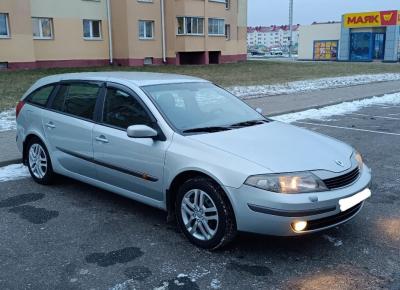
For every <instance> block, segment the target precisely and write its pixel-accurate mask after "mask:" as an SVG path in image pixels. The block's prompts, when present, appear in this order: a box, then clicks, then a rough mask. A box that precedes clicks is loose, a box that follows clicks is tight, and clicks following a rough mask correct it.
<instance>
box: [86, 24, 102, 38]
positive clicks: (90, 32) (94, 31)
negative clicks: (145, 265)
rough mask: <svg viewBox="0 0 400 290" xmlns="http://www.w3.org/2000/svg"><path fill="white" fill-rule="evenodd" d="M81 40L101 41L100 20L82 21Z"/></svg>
mask: <svg viewBox="0 0 400 290" xmlns="http://www.w3.org/2000/svg"><path fill="white" fill-rule="evenodd" d="M83 38H85V39H101V20H86V19H84V20H83Z"/></svg>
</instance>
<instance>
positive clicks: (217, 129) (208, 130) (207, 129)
mask: <svg viewBox="0 0 400 290" xmlns="http://www.w3.org/2000/svg"><path fill="white" fill-rule="evenodd" d="M229 130H231V129H230V128H229V127H203V128H193V129H187V130H184V131H183V133H203V132H205V133H215V132H221V131H229Z"/></svg>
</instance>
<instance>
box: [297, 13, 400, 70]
mask: <svg viewBox="0 0 400 290" xmlns="http://www.w3.org/2000/svg"><path fill="white" fill-rule="evenodd" d="M399 36H400V12H399V11H397V10H393V11H379V12H365V13H351V14H345V15H343V17H342V22H341V23H332V22H331V23H315V24H313V25H309V26H303V27H301V28H300V36H299V59H300V60H338V61H385V62H398V61H399V43H400V42H399V40H400V37H399Z"/></svg>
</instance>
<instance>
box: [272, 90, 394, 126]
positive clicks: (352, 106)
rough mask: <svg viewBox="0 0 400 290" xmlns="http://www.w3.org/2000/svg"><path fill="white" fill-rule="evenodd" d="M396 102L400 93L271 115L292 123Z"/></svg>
mask: <svg viewBox="0 0 400 290" xmlns="http://www.w3.org/2000/svg"><path fill="white" fill-rule="evenodd" d="M396 104H400V93H396V94H388V95H384V96H383V97H373V98H369V99H363V100H357V101H352V102H344V103H340V104H338V105H332V106H327V107H323V108H321V109H310V110H306V111H301V112H297V113H290V114H285V115H280V116H276V117H273V118H272V119H274V120H277V121H281V122H285V123H293V122H296V121H298V120H304V119H314V120H326V119H328V118H329V117H332V116H335V115H344V114H348V113H352V112H356V111H358V110H360V109H361V108H364V107H368V106H372V105H396Z"/></svg>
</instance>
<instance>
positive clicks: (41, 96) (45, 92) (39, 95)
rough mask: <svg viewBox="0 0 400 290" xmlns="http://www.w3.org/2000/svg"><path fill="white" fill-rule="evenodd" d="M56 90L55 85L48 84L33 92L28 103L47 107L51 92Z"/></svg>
mask: <svg viewBox="0 0 400 290" xmlns="http://www.w3.org/2000/svg"><path fill="white" fill-rule="evenodd" d="M53 90H54V86H46V87H43V88H40V89H38V90H36V91H35V92H33V93H32V94H31V95H30V96H29V97H28V99H27V101H28V103H30V104H34V105H38V106H41V107H45V106H46V105H47V102H48V100H49V97H50V95H51V93H52V92H53Z"/></svg>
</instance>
